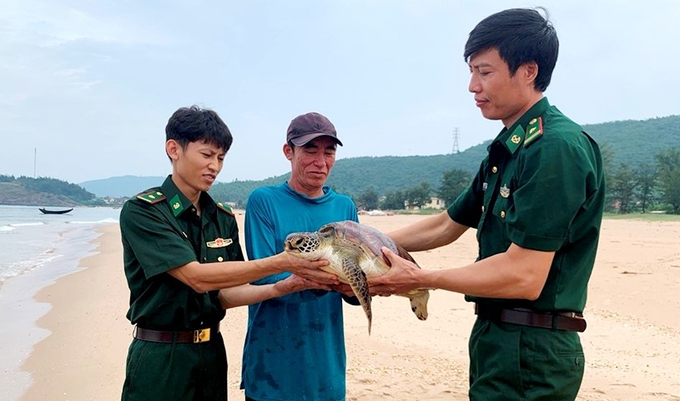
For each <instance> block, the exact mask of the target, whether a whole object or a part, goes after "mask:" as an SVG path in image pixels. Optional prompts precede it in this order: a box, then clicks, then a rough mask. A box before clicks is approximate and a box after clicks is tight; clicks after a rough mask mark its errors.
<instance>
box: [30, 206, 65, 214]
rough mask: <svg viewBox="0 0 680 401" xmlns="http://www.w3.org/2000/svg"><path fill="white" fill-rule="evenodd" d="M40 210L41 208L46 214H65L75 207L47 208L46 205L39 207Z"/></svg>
mask: <svg viewBox="0 0 680 401" xmlns="http://www.w3.org/2000/svg"><path fill="white" fill-rule="evenodd" d="M38 210H40V211H41V212H43V213H44V214H64V213H68V212H70V211H71V210H73V208H70V209H62V210H49V209H45V208H44V207H39V208H38Z"/></svg>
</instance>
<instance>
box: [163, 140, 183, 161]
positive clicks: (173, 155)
mask: <svg viewBox="0 0 680 401" xmlns="http://www.w3.org/2000/svg"><path fill="white" fill-rule="evenodd" d="M181 149H182V147H181V146H180V145H179V143H177V141H176V140H174V139H168V140H167V141H166V142H165V153H167V155H168V157H169V158H170V159H171V160H172V161H177V159H179V153H180V151H181Z"/></svg>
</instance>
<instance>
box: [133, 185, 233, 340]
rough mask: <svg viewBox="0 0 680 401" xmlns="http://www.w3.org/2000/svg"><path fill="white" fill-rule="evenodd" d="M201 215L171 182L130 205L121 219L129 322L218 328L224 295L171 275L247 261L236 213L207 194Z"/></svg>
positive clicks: (172, 328)
mask: <svg viewBox="0 0 680 401" xmlns="http://www.w3.org/2000/svg"><path fill="white" fill-rule="evenodd" d="M199 202H200V205H201V215H200V217H199V216H198V215H197V213H196V209H195V207H194V206H193V205H192V203H191V202H190V201H189V200H188V199H187V198H186V196H184V195H183V194H182V193H181V192H180V191H179V189H178V188H177V186H176V185H175V184H174V183H173V182H172V179H171V177H168V178H167V179H166V180H165V182H164V183H163V185H162V186H161V187H160V188H154V189H151V190H149V191H146V192H144V193H142V194H140V195H138V196H137V197H135V198H133V199H130V200H129V201H127V202H126V203H125V205H124V206H123V209H122V211H121V214H120V228H121V234H122V240H123V258H124V264H125V275H126V277H127V281H128V285H129V287H130V309H129V311H128V313H127V318H128V319H129V320H130V321H131V322H132V323H133V324H137V325H139V326H140V327H143V328H147V329H156V330H170V331H180V330H195V329H198V328H204V327H210V326H215V325H217V324H218V323H219V322H220V321H221V320H222V318H224V315H225V311H224V310H223V309H222V307H221V306H220V302H219V300H218V298H217V294H218V291H209V292H206V293H202V294H199V293H197V292H195V291H194V290H193V289H191V288H190V287H189V286H187V285H185V284H184V283H182V282H181V281H179V280H177V279H175V278H174V277H172V276H171V275H169V274H164V273H166V272H167V271H169V270H171V269H174V268H176V267H180V266H183V265H185V264H187V263H189V262H192V261H199V262H200V263H210V262H222V261H232V260H239V261H241V260H244V257H243V252H242V251H241V246H240V243H239V238H238V227H237V225H236V220H235V218H234V215H233V214H232V213H231V210H230V209H229V208H228V207H225V206H222V205H221V204H219V203H218V204H216V203H215V202H214V201H213V200H212V198H211V197H210V196H209V195H208V194H207V193H205V192H203V193H201V197H200V200H199Z"/></svg>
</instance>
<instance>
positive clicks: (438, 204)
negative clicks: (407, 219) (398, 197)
mask: <svg viewBox="0 0 680 401" xmlns="http://www.w3.org/2000/svg"><path fill="white" fill-rule="evenodd" d="M444 208H446V203H445V202H444V200H443V199H440V198H438V197H436V196H432V197H430V201H429V202H427V203H425V204H424V205H423V206H422V207H418V206H411V205H409V204H408V202H404V209H406V210H418V209H444Z"/></svg>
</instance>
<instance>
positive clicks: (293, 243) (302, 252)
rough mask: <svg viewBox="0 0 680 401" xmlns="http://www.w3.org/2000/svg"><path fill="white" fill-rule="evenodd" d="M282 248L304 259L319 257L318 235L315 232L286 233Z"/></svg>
mask: <svg viewBox="0 0 680 401" xmlns="http://www.w3.org/2000/svg"><path fill="white" fill-rule="evenodd" d="M283 249H284V250H285V251H286V252H288V253H292V254H295V255H297V256H299V257H303V258H305V259H310V260H315V259H319V254H318V250H319V235H318V234H317V233H292V234H288V236H287V237H286V241H285V242H284V243H283Z"/></svg>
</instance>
